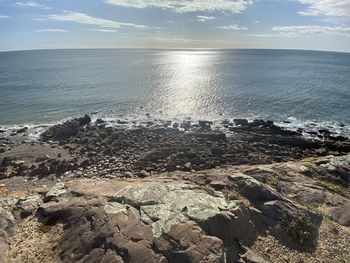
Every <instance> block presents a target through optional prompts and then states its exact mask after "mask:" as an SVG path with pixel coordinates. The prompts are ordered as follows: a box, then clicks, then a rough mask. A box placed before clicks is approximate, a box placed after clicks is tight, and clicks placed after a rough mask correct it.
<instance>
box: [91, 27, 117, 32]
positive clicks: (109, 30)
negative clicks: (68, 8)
mask: <svg viewBox="0 0 350 263" xmlns="http://www.w3.org/2000/svg"><path fill="white" fill-rule="evenodd" d="M88 30H89V31H96V32H103V33H115V32H117V30H115V29H103V28H90V29H88Z"/></svg>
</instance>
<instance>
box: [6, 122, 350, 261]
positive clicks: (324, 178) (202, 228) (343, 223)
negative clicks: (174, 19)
mask: <svg viewBox="0 0 350 263" xmlns="http://www.w3.org/2000/svg"><path fill="white" fill-rule="evenodd" d="M90 121H91V120H90V118H88V117H84V118H81V119H75V120H72V122H74V123H75V124H74V125H76V127H77V128H78V131H77V133H75V132H74V133H73V134H70V135H69V136H68V134H69V133H67V134H66V133H65V132H64V130H65V129H66V128H67V124H65V123H64V124H62V125H61V126H56V128H52V130H51V131H50V129H51V128H49V129H48V130H47V134H46V135H44V137H45V136H48V137H47V138H46V139H44V137H43V140H44V141H45V142H43V141H40V142H34V141H33V142H24V143H21V144H19V145H16V144H15V143H14V144H13V146H12V148H11V149H9V150H6V152H4V153H1V154H0V158H1V167H0V168H1V170H0V172H1V175H0V176H1V178H2V179H1V181H0V250H1V252H2V253H1V256H2V257H3V258H0V260H2V261H4V262H9V263H10V262H18V261H19V262H33V261H34V262H164V263H165V262H208V263H209V262H286V260H285V258H282V259H280V258H279V257H278V256H276V254H279V252H281V251H283V253H284V256H286V257H287V258H288V256H290V257H291V258H293V260H291V262H303V261H305V259H306V258H307V259H310V262H319V261H321V262H327V260H329V257H330V255H332V258H335V259H337V262H344V263H347V261H346V258H349V257H350V254H349V251H348V249H347V244H348V243H349V242H350V238H349V235H348V233H349V232H348V231H349V222H350V219H349V218H350V215H349V208H350V192H349V178H350V155H349V153H348V152H347V149H348V148H347V147H348V146H349V142H348V141H347V140H345V141H344V140H342V141H341V140H338V139H336V140H335V139H331V138H330V137H329V138H328V139H325V140H323V141H312V140H311V141H310V140H307V139H305V138H303V137H301V136H300V134H299V132H293V133H292V132H285V131H283V130H281V129H280V128H279V127H277V126H275V125H274V124H273V123H272V122H269V121H263V120H256V121H254V122H248V121H246V120H234V123H235V124H236V125H235V126H234V125H231V123H230V122H227V124H226V125H228V127H231V132H232V133H223V132H218V131H212V130H211V127H212V123H210V122H205V121H204V122H201V123H198V124H193V123H192V122H191V121H190V120H188V121H186V123H179V126H178V127H182V128H180V129H178V128H164V127H163V128H160V127H158V128H142V127H139V128H136V129H131V130H125V129H115V128H112V127H107V126H105V123H102V122H101V121H99V124H96V125H95V124H90ZM101 124H102V125H103V126H99V125H101ZM69 125H71V124H69ZM69 125H68V126H69ZM166 125H167V127H168V126H170V125H171V123H170V124H168V123H167V124H166ZM61 128H62V130H61ZM182 129H183V130H182ZM60 130H61V131H62V132H63V134H66V135H67V136H68V137H66V135H64V136H61V135H62V133H61V131H60ZM184 130H186V131H184ZM324 133H325V132H324ZM48 134H50V135H48ZM59 134H61V135H59ZM325 134H326V135H325V136H330V135H327V133H325ZM49 138H50V139H49ZM63 138H64V139H63ZM46 140H47V141H46ZM324 155H326V156H324ZM335 239H337V242H336V243H335V242H332V240H335ZM31 240H33V241H31ZM345 244H346V245H345ZM271 251H273V253H272V252H271ZM334 251H336V252H334ZM270 252H271V253H270ZM274 253H275V254H274ZM281 253H282V252H281ZM327 253H328V254H327ZM273 256H275V258H276V260H272V259H273V258H274V257H273ZM277 258H278V260H277ZM16 260H17V261H16ZM317 260H318V261H317Z"/></svg>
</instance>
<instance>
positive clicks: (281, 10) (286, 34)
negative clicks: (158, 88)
mask: <svg viewBox="0 0 350 263" xmlns="http://www.w3.org/2000/svg"><path fill="white" fill-rule="evenodd" d="M51 48H225V49H226V48H271V49H275V48H277V49H280V48H281V49H311V50H329V51H343V52H350V0H284V1H282V0H33V1H25V0H24V1H9V0H0V50H1V51H7V50H27V49H51Z"/></svg>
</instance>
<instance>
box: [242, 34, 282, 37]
mask: <svg viewBox="0 0 350 263" xmlns="http://www.w3.org/2000/svg"><path fill="white" fill-rule="evenodd" d="M248 36H250V37H276V35H274V34H249V35H248Z"/></svg>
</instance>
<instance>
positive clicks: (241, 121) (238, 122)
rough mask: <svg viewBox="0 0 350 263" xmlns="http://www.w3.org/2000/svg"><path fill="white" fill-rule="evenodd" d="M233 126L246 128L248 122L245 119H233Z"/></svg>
mask: <svg viewBox="0 0 350 263" xmlns="http://www.w3.org/2000/svg"><path fill="white" fill-rule="evenodd" d="M233 123H234V124H235V125H240V126H248V120H246V119H233Z"/></svg>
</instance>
